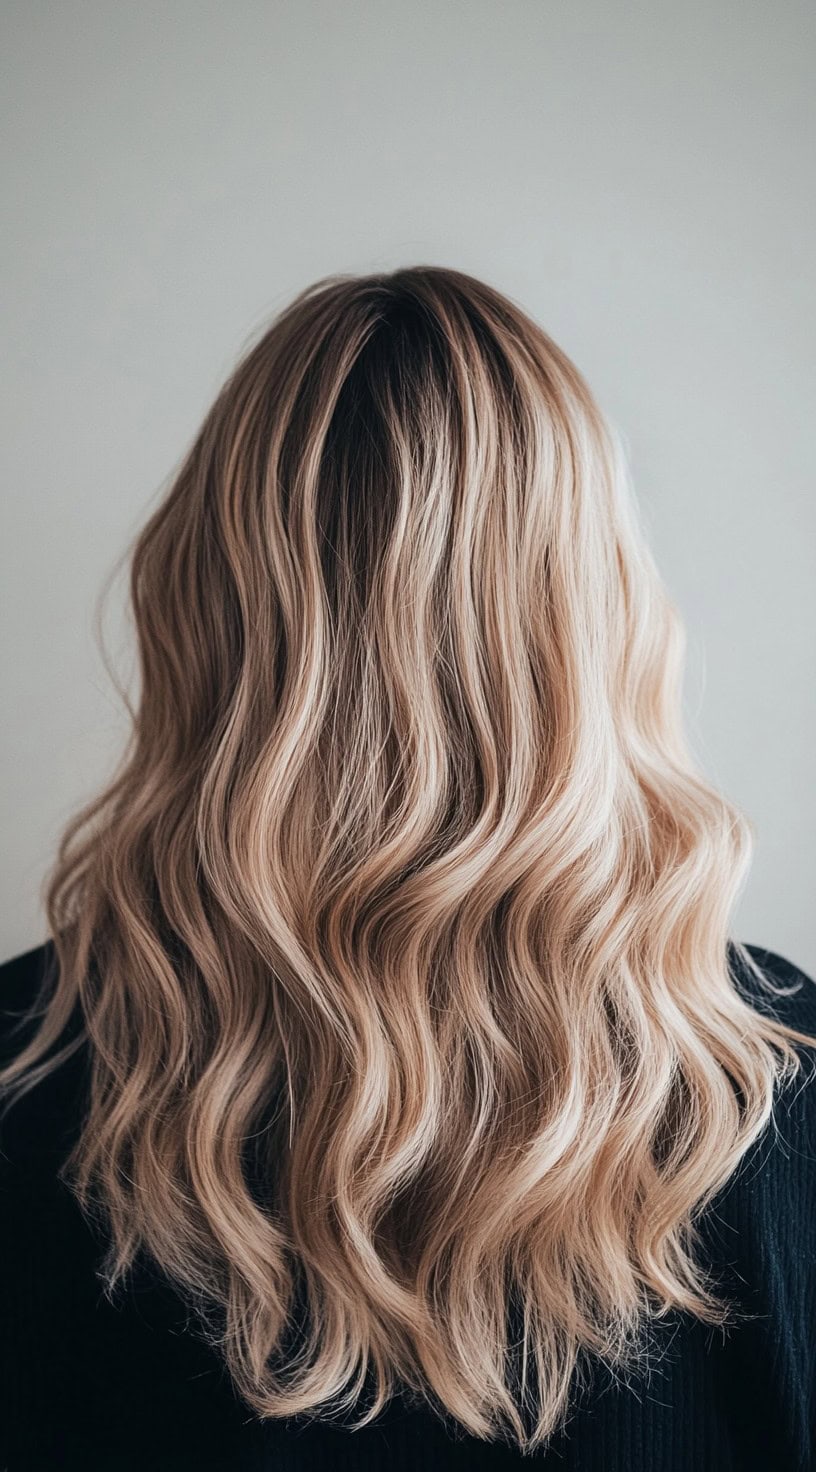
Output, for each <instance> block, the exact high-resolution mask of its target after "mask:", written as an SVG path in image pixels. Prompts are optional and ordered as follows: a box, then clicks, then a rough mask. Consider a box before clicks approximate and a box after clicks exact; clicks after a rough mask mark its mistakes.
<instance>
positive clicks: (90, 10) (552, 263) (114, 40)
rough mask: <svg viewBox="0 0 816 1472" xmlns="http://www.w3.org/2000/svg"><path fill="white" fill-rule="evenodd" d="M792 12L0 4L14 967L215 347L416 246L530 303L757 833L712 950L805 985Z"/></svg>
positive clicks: (813, 962) (804, 16) (805, 66)
mask: <svg viewBox="0 0 816 1472" xmlns="http://www.w3.org/2000/svg"><path fill="white" fill-rule="evenodd" d="M815 17H816V12H814V10H813V8H812V7H811V6H810V5H808V4H805V3H801V4H799V3H794V0H778V3H775V4H770V3H768V0H765V3H762V4H758V3H756V0H739V3H724V0H686V3H685V4H677V3H675V0H672V3H671V4H669V3H664V0H658V3H649V4H639V3H630V0H627V3H624V0H573V3H568V0H559V3H548V0H509V3H501V0H492V3H486V0H469V3H464V0H458V3H454V0H422V3H417V0H399V3H394V0H369V3H367V4H360V3H349V0H340V3H338V0H320V3H318V0H283V3H280V0H279V3H275V0H229V3H227V0H224V3H221V4H213V3H208V0H173V3H172V4H170V5H168V4H165V3H162V4H157V3H154V0H147V3H146V0H139V3H138V4H131V5H129V4H123V3H116V0H108V3H106V4H101V3H99V0H59V3H55V0H18V3H16V4H15V3H12V4H6V6H5V16H4V27H3V32H4V46H3V52H4V69H5V72H6V76H5V78H4V86H3V89H2V90H3V103H2V106H3V109H4V113H5V116H4V126H3V173H4V178H3V199H4V202H5V205H6V209H7V230H6V233H5V239H4V245H3V259H2V281H3V289H4V292H5V298H6V300H5V307H6V329H5V339H4V349H5V350H4V353H3V400H2V402H3V431H2V456H3V492H4V505H5V511H4V521H5V536H4V539H3V551H2V561H3V566H2V585H3V599H4V605H5V609H6V616H5V618H4V634H3V639H4V647H3V669H2V691H3V695H4V698H5V718H4V722H3V743H4V749H3V767H2V802H3V814H2V817H3V838H4V843H3V878H2V887H1V889H0V896H1V902H2V936H0V951H2V954H3V955H10V954H12V953H13V952H15V951H17V950H20V949H22V948H24V947H27V946H29V945H33V944H35V943H36V942H38V941H39V940H40V939H41V938H42V936H43V934H44V929H43V919H42V915H41V912H40V910H39V901H38V891H39V886H40V883H41V880H42V877H43V873H44V871H45V867H46V865H47V863H48V861H49V859H50V857H51V854H52V851H53V846H54V844H55V842H56V839H57V837H58V834H59V832H60V830H61V828H62V825H63V824H64V822H65V820H66V819H67V817H68V816H69V815H70V813H71V812H72V811H73V810H74V808H75V806H76V805H77V803H78V802H79V801H80V800H81V799H83V798H85V797H87V796H89V795H90V794H91V793H92V792H93V791H94V790H95V789H96V788H97V787H98V785H99V784H100V782H101V781H102V780H103V779H104V778H105V777H106V776H107V775H108V773H109V771H110V769H111V764H112V762H113V760H114V757H115V755H116V753H117V751H118V749H119V746H120V743H121V739H122V734H123V730H124V724H123V720H122V717H121V714H120V710H119V704H118V700H117V697H116V695H115V692H114V691H113V689H112V687H111V685H110V681H109V678H108V675H107V673H106V671H105V668H104V666H103V664H102V661H101V658H100V655H99V652H98V649H97V646H96V644H95V642H94V635H93V627H92V620H93V614H94V607H95V603H96V600H97V597H98V594H99V591H100V589H101V587H102V584H103V582H104V580H105V578H106V577H107V575H108V574H109V572H110V570H111V568H112V566H113V564H114V562H115V560H116V558H117V556H118V555H119V553H120V552H121V550H122V548H123V546H124V545H125V543H126V541H127V540H128V539H129V538H130V537H131V536H132V534H133V533H134V532H135V530H136V529H137V528H138V526H139V525H140V523H141V521H142V519H143V517H144V515H145V513H146V511H147V509H148V507H149V506H150V505H151V504H153V502H154V500H155V498H156V497H157V496H158V495H159V494H160V492H161V490H162V488H163V487H164V486H165V484H166V482H167V478H168V476H169V475H170V474H171V473H172V471H173V468H174V466H176V464H177V463H178V460H179V457H180V455H181V453H182V451H183V450H184V448H185V446H186V445H187V443H188V442H189V440H190V438H191V436H192V434H193V433H194V431H195V429H196V427H197V425H198V423H199V421H200V419H201V416H202V415H203V413H204V411H205V409H206V407H207V405H208V403H209V401H210V399H211V398H212V396H213V394H214V393H215V391H216V389H217V387H218V386H219V384H220V382H221V381H222V379H223V377H224V376H225V374H226V373H227V371H228V370H229V368H230V366H231V365H232V363H233V361H234V359H235V356H236V354H237V353H238V352H239V351H240V350H241V348H242V347H243V345H244V344H245V343H246V341H247V339H248V337H249V335H250V334H251V333H253V332H254V331H255V330H256V329H257V328H258V327H259V326H260V324H261V323H263V322H264V321H266V320H268V318H269V316H270V315H271V314H272V313H273V312H274V311H276V310H277V309H278V308H279V307H280V306H282V305H283V304H284V303H285V302H286V301H287V300H288V298H289V297H290V296H291V295H292V293H293V292H294V291H296V290H297V289H299V288H300V287H301V286H303V285H305V284H306V283H307V282H309V281H311V280H312V279H314V278H315V277H317V276H320V275H323V274H326V273H327V272H330V271H335V270H343V271H345V270H352V271H359V270H371V269H379V268H385V267H391V266H394V265H397V264H405V263H415V262H433V263H441V264H448V265H455V266H458V267H461V268H463V269H465V270H468V271H471V272H474V273H475V274H477V275H481V276H484V277H485V278H487V279H488V280H490V281H492V282H493V283H495V284H496V285H497V286H499V287H500V288H502V289H504V290H505V291H507V292H509V293H510V294H511V295H513V296H515V297H516V298H517V299H518V300H520V301H521V302H522V303H523V304H524V305H525V306H527V308H528V309H529V310H531V311H532V312H533V314H534V315H535V316H536V317H537V318H538V319H539V320H540V321H541V322H542V324H543V325H544V326H545V327H546V328H547V329H548V330H549V331H550V332H551V333H552V334H553V335H554V336H555V337H556V339H557V340H558V341H559V342H560V343H561V344H562V345H563V346H564V347H565V348H566V350H567V351H568V352H569V353H570V354H571V355H572V357H573V358H574V359H575V360H576V362H577V363H578V364H579V366H580V367H581V368H582V369H583V371H584V372H585V374H586V375H587V377H588V378H589V380H590V382H591V384H592V385H593V387H594V388H595V391H596V393H597V395H598V397H599V399H600V401H601V403H602V405H603V407H604V408H605V409H606V411H607V413H608V414H609V415H610V416H611V417H612V418H613V419H614V420H615V421H616V422H617V424H618V425H619V426H620V428H621V429H622V431H623V433H624V435H625V437H626V440H627V442H628V445H629V449H630V456H631V461H632V464H633V470H634V475H635V482H636V486H637V488H638V494H639V498H640V500H641V503H642V505H643V507H644V511H645V515H646V520H647V524H648V526H649V528H650V530H651V536H652V542H653V545H654V547H655V551H656V553H657V556H658V559H659V561H660V563H661V565H662V568H663V571H664V574H665V577H666V580H667V582H668V584H669V587H670V589H671V591H672V593H673V595H674V597H675V600H676V601H677V603H678V604H679V606H680V608H681V610H682V612H683V614H684V616H685V619H686V623H687V628H688V634H689V652H688V679H687V705H688V716H689V722H690V728H691V732H692V739H693V742H694V745H695V748H696V750H697V751H698V753H699V757H700V761H701V762H702V764H703V766H704V768H705V769H706V771H707V772H708V774H709V775H710V776H711V777H712V778H713V779H714V780H715V781H716V782H718V783H719V784H720V785H721V786H722V787H723V788H724V789H725V791H726V792H727V793H728V794H729V796H730V797H731V798H732V799H733V800H735V801H736V802H738V803H739V804H740V805H741V806H742V807H743V808H744V809H745V810H746V811H747V812H748V814H749V815H750V816H751V818H752V819H753V821H754V823H755V825H756V828H757V831H758V848H757V852H756V857H755V861H754V866H753V871H752V875H751V878H750V880H749V882H748V884H747V886H746V888H745V891H744V894H743V897H742V900H741V905H740V911H739V915H738V924H737V927H736V928H737V933H738V934H739V936H740V937H741V938H742V939H744V940H748V941H752V942H755V943H758V944H762V945H765V946H769V947H771V948H772V949H775V950H780V951H782V952H783V953H784V954H787V955H789V956H790V957H791V958H792V959H794V960H796V961H797V962H798V963H799V964H800V965H801V966H804V967H805V968H806V969H809V970H810V971H811V972H816V919H814V901H813V893H814V877H816V876H814V861H815V859H816V843H814V782H813V775H814V760H813V755H812V753H813V749H814V742H813V735H814V730H816V710H814V691H815V690H816V681H814V673H815V671H814V664H815V663H816V659H815V658H814V639H813V631H814V627H816V618H814V614H815V613H816V609H815V608H814V604H816V577H814V566H813V554H814V535H813V533H814V494H813V491H814V460H815V459H816V455H815V453H814V450H815V445H814V429H813V419H812V409H813V404H814V382H813V380H814V351H813V344H814V336H815V334H814V328H815V327H816V323H815V322H814V262H813V241H814V238H816V220H815V219H814V213H816V207H815V204H814V192H813V179H814V177H816V174H815V173H814V163H815V162H816V161H814V158H813V154H814V139H815V138H816V131H815V130H814V88H813V81H812V79H813V67H814V61H815V60H816V45H814V39H815V37H814V31H815V30H816V18H815ZM117 589H118V591H117ZM120 595H121V580H120V584H117V585H115V586H114V593H113V596H112V599H111V601H110V608H111V613H110V615H109V620H108V627H109V635H108V638H109V642H110V644H111V647H112V653H113V656H114V658H115V659H116V660H117V661H118V663H119V665H120V667H121V668H122V669H123V671H124V672H125V675H126V674H127V668H128V663H129V660H130V655H129V653H128V649H129V645H128V634H127V628H126V625H125V624H124V623H123V622H122V618H121V613H120V612H117V609H119V608H120V605H121V598H120Z"/></svg>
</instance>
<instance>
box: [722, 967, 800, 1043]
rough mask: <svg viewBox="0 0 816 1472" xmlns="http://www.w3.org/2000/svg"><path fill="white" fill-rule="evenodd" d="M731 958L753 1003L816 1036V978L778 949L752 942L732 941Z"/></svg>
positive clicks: (738, 979)
mask: <svg viewBox="0 0 816 1472" xmlns="http://www.w3.org/2000/svg"><path fill="white" fill-rule="evenodd" d="M729 959H730V966H731V972H732V975H733V977H734V980H735V982H736V985H737V987H738V989H739V991H740V992H741V993H742V995H743V996H744V997H745V999H746V1000H747V1001H748V1002H750V1004H751V1005H752V1006H753V1007H755V1008H757V1010H759V1011H762V1012H764V1013H766V1014H767V1015H769V1016H772V1017H775V1018H777V1019H778V1020H779V1021H780V1022H783V1023H785V1024H786V1025H787V1026H789V1027H792V1028H795V1029H796V1031H797V1032H802V1033H807V1034H808V1035H809V1036H813V1037H814V1040H816V981H814V979H813V977H812V976H811V975H810V974H809V973H808V972H807V971H804V970H803V969H802V967H801V966H798V965H797V964H796V963H795V962H794V961H792V960H790V959H789V958H788V957H787V956H782V955H780V954H779V952H778V951H772V950H769V949H768V948H767V947H765V946H759V945H754V944H749V943H748V942H742V943H739V942H738V943H734V942H732V943H731V944H730V946H729ZM814 1046H816V1041H815V1042H814Z"/></svg>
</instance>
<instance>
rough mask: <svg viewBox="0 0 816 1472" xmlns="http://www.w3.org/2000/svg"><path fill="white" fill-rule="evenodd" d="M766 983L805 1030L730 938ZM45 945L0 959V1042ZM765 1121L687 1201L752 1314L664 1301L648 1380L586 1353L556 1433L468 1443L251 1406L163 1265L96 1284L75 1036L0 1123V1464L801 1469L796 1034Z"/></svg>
mask: <svg viewBox="0 0 816 1472" xmlns="http://www.w3.org/2000/svg"><path fill="white" fill-rule="evenodd" d="M749 949H750V950H751V952H752V954H753V956H754V958H755V960H757V961H759V963H760V965H761V966H763V968H764V969H765V970H766V971H767V973H768V974H769V975H770V976H771V977H772V978H773V979H774V980H776V981H781V982H782V983H784V984H785V985H786V986H787V985H790V984H792V983H793V982H797V981H798V982H801V985H800V988H799V991H798V992H797V993H796V994H795V995H794V996H791V997H787V998H781V999H777V998H770V997H769V996H766V994H764V993H763V994H762V996H761V997H759V996H757V995H756V992H755V990H754V988H755V984H752V983H751V982H750V980H749V979H748V978H747V977H745V976H744V975H742V976H738V978H737V979H738V981H740V983H741V985H742V987H743V990H744V991H747V992H748V993H749V994H750V995H752V1000H753V1002H754V1005H756V1006H758V1007H761V1008H763V1009H766V1010H770V1011H773V1012H774V1013H776V1014H777V1015H778V1016H781V1017H783V1018H784V1019H785V1020H787V1021H790V1022H792V1023H793V1025H794V1026H796V1027H797V1028H799V1029H801V1030H803V1031H805V1032H809V1033H816V984H814V982H813V981H812V980H811V978H810V977H808V976H806V975H805V974H804V973H803V972H802V971H800V970H799V969H798V968H797V967H795V966H793V965H792V964H791V963H790V962H788V961H786V960H784V959H783V958H782V957H780V956H778V955H775V954H773V953H771V952H768V951H765V950H760V949H759V948H757V947H755V946H751V947H749ZM46 953H47V947H39V948H37V949H36V950H33V951H29V952H27V953H26V954H25V955H23V956H19V957H17V958H16V959H14V960H13V961H9V962H7V963H6V964H5V965H4V966H0V1049H1V1050H2V1056H3V1057H4V1058H6V1057H8V1056H10V1055H11V1054H12V1053H13V1052H14V1051H16V1050H17V1049H18V1048H19V1046H20V1044H21V1041H22V1034H20V1033H17V1034H15V1035H14V1036H11V1035H10V1027H11V1023H12V1021H13V1020H14V1016H13V1014H17V1013H19V1011H20V1010H21V1009H22V1008H23V1007H24V1006H25V1005H26V1004H27V1002H28V1001H29V1000H30V998H31V997H32V996H33V993H34V989H35V987H36V985H37V983H38V981H39V978H40V975H41V971H42V966H43V962H44V960H45V957H46ZM803 1055H804V1058H805V1064H804V1072H803V1074H802V1075H800V1078H799V1079H798V1080H797V1081H796V1082H795V1083H794V1084H793V1085H792V1086H790V1087H789V1088H787V1089H786V1090H785V1092H784V1093H783V1094H782V1095H781V1096H780V1098H779V1100H778V1104H777V1110H776V1115H775V1124H774V1125H773V1126H772V1127H771V1128H770V1129H768V1130H767V1131H766V1132H765V1134H764V1135H763V1137H762V1139H761V1140H760V1141H758V1142H757V1144H756V1145H755V1146H754V1148H753V1149H752V1150H751V1151H750V1153H749V1154H748V1155H747V1156H746V1157H745V1159H744V1161H743V1164H742V1166H741V1167H740V1170H739V1171H738V1172H737V1174H736V1175H735V1176H734V1177H733V1179H732V1181H731V1182H730V1183H729V1184H728V1186H727V1187H726V1188H725V1190H724V1191H722V1192H721V1193H720V1194H719V1196H718V1197H717V1199H716V1201H715V1202H714V1203H713V1205H712V1207H710V1208H709V1210H708V1211H707V1212H706V1214H705V1217H704V1218H703V1220H702V1223H701V1225H702V1230H703V1234H704V1243H705V1252H706V1258H707V1264H708V1265H709V1266H710V1267H712V1268H713V1269H714V1271H715V1273H716V1276H717V1281H718V1282H719V1284H720V1286H721V1290H722V1291H723V1292H724V1293H725V1294H726V1295H727V1297H728V1298H729V1299H730V1300H731V1301H732V1302H734V1303H735V1304H736V1305H737V1306H738V1307H739V1308H740V1309H741V1311H742V1313H743V1314H747V1315H750V1316H751V1317H750V1318H748V1319H747V1320H745V1321H744V1322H741V1323H740V1324H738V1325H737V1326H736V1327H735V1328H733V1329H731V1330H730V1331H728V1332H727V1333H726V1332H724V1331H722V1330H711V1329H707V1328H705V1327H704V1326H702V1325H701V1324H699V1323H697V1322H696V1321H692V1320H690V1319H688V1318H686V1317H685V1316H682V1315H670V1316H668V1317H667V1318H666V1319H665V1320H663V1321H661V1322H660V1323H658V1324H657V1325H656V1328H655V1342H656V1344H657V1346H658V1348H659V1351H660V1358H659V1362H658V1363H657V1364H656V1365H655V1368H654V1369H653V1371H652V1374H651V1376H650V1377H649V1379H648V1381H646V1380H643V1379H641V1380H633V1381H631V1382H630V1383H629V1384H628V1385H622V1384H614V1383H612V1382H611V1381H610V1378H609V1377H608V1376H607V1375H605V1374H603V1373H601V1372H600V1371H596V1372H595V1373H594V1376H593V1378H592V1380H591V1381H590V1383H589V1385H588V1386H587V1388H586V1389H585V1390H584V1391H583V1392H581V1393H580V1394H579V1395H578V1396H577V1397H576V1399H575V1402H574V1407H573V1412H572V1415H571V1418H570V1420H569V1422H568V1424H567V1426H566V1428H565V1429H564V1431H563V1432H562V1433H561V1434H559V1435H558V1436H556V1437H555V1438H554V1439H553V1440H552V1441H551V1442H550V1444H549V1445H548V1446H547V1447H546V1448H545V1449H542V1450H540V1451H538V1452H537V1453H535V1454H533V1455H532V1456H529V1457H526V1458H525V1457H522V1456H521V1454H520V1453H519V1452H518V1451H516V1450H514V1449H513V1448H511V1447H508V1446H506V1445H502V1444H496V1443H493V1444H490V1443H485V1442H480V1441H477V1440H475V1439H474V1438H472V1437H470V1436H468V1435H466V1434H465V1433H464V1431H463V1430H461V1428H459V1429H457V1428H456V1427H455V1426H452V1425H451V1424H450V1423H447V1424H446V1423H445V1422H443V1420H442V1419H441V1418H440V1417H439V1416H437V1415H435V1414H434V1412H433V1411H432V1410H431V1409H430V1408H429V1407H427V1406H423V1405H422V1404H420V1403H413V1404H412V1403H411V1402H410V1401H409V1399H408V1398H407V1397H405V1398H403V1397H398V1398H396V1399H395V1400H394V1401H393V1402H391V1404H390V1405H389V1406H388V1407H387V1408H386V1410H385V1411H384V1412H383V1413H382V1414H381V1416H380V1417H379V1419H378V1420H377V1421H376V1422H375V1423H374V1424H373V1425H371V1426H369V1427H366V1428H364V1429H362V1430H360V1431H350V1430H347V1429H345V1428H344V1427H342V1426H338V1425H331V1424H327V1423H314V1422H311V1423H310V1422H308V1421H307V1420H306V1419H305V1418H304V1419H298V1420H297V1421H268V1422H266V1423H261V1422H259V1421H258V1420H257V1418H256V1417H255V1416H254V1415H253V1413H252V1412H251V1411H250V1410H249V1408H248V1407H246V1406H244V1405H242V1404H240V1403H239V1402H238V1401H237V1399H236V1397H235V1395H234V1394H233V1392H232V1389H231V1387H230V1384H229V1381H228V1379H227V1376H226V1372H225V1371H224V1370H222V1368H221V1366H220V1363H219V1362H218V1360H217V1358H216V1356H215V1355H214V1353H213V1352H212V1351H211V1350H210V1349H209V1348H208V1347H207V1346H206V1344H205V1343H204V1342H203V1340H202V1339H201V1337H200V1336H199V1334H198V1333H197V1331H196V1327H195V1324H194V1322H193V1321H192V1319H191V1316H190V1314H189V1313H188V1311H187V1310H186V1309H185V1307H184V1304H183V1303H182V1301H181V1299H180V1298H179V1297H178V1296H177V1295H176V1293H175V1292H174V1290H173V1289H172V1288H171V1286H170V1285H169V1284H167V1283H166V1282H164V1281H163V1280H162V1279H161V1278H160V1277H159V1276H158V1274H155V1273H153V1272H151V1271H150V1269H149V1268H146V1267H142V1269H141V1270H140V1271H139V1272H138V1273H137V1275H136V1277H135V1279H134V1282H133V1285H132V1287H131V1288H130V1289H129V1290H128V1292H127V1294H126V1296H125V1297H124V1298H122V1299H120V1300H119V1301H118V1302H117V1304H116V1305H114V1304H111V1303H109V1302H107V1301H106V1300H105V1298H104V1295H103V1292H102V1287H101V1283H100V1281H99V1279H98V1278H97V1276H96V1274H95V1267H96V1265H97V1264H98V1262H99V1261H100V1258H101V1244H100V1242H99V1241H98V1240H97V1239H96V1238H95V1237H94V1235H93V1233H92V1231H91V1229H90V1228H89V1227H88V1225H87V1224H86V1222H85V1220H84V1218H83V1216H82V1214H81V1213H80V1211H79V1208H78V1207H77V1205H76V1203H75V1202H74V1200H73V1197H72V1196H71V1193H70V1191H69V1189H68V1187H67V1186H66V1185H64V1184H63V1183H62V1182H60V1181H59V1180H58V1178H57V1168H58V1166H59V1164H60V1163H61V1161H62V1159H63V1158H64V1156H65V1154H66V1153H67V1149H68V1147H69V1145H70V1143H71V1141H72V1140H73V1139H74V1138H75V1135H76V1131H77V1128H78V1124H79V1120H80V1117H81V1107H82V1103H81V1101H82V1097H83V1088H84V1083H85V1078H86V1065H87V1059H86V1057H85V1055H84V1054H83V1053H82V1052H80V1053H78V1054H77V1055H75V1057H74V1058H72V1059H71V1060H69V1062H68V1063H66V1064H65V1065H63V1067H62V1068H61V1069H60V1070H59V1071H58V1072H57V1073H56V1074H55V1075H53V1076H52V1077H51V1078H49V1079H47V1080H46V1081H45V1082H44V1083H43V1084H41V1085H39V1086H38V1087H37V1088H35V1089H34V1090H33V1091H32V1092H31V1093H29V1094H28V1095H26V1096H25V1097H24V1098H23V1099H22V1100H20V1101H19V1103H18V1104H16V1105H15V1106H14V1107H13V1108H12V1110H11V1111H10V1112H9V1114H8V1115H7V1116H6V1118H5V1119H4V1120H3V1121H2V1122H0V1472H34V1469H36V1472H63V1469H70V1472H73V1469H75V1468H76V1469H80V1468H81V1469H82V1472H96V1469H100V1472H131V1469H134V1472H135V1469H137V1468H138V1469H139V1472H164V1469H167V1472H187V1469H196V1472H203V1469H211V1472H212V1469H223V1472H250V1469H252V1472H261V1469H264V1472H266V1469H269V1472H289V1469H292V1472H295V1469H297V1472H318V1469H320V1472H324V1469H325V1472H346V1469H349V1472H350V1469H354V1472H370V1469H375V1468H376V1469H380V1468H384V1469H388V1472H442V1469H445V1472H450V1469H467V1472H481V1469H491V1472H492V1469H496V1472H499V1469H506V1468H511V1467H512V1468H521V1467H529V1466H535V1467H536V1468H539V1467H541V1468H543V1469H546V1472H555V1469H558V1472H579V1469H580V1472H641V1469H642V1472H811V1469H816V1086H814V1085H812V1083H811V1077H812V1073H813V1071H814V1064H815V1063H816V1059H815V1058H814V1052H813V1050H808V1049H803Z"/></svg>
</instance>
